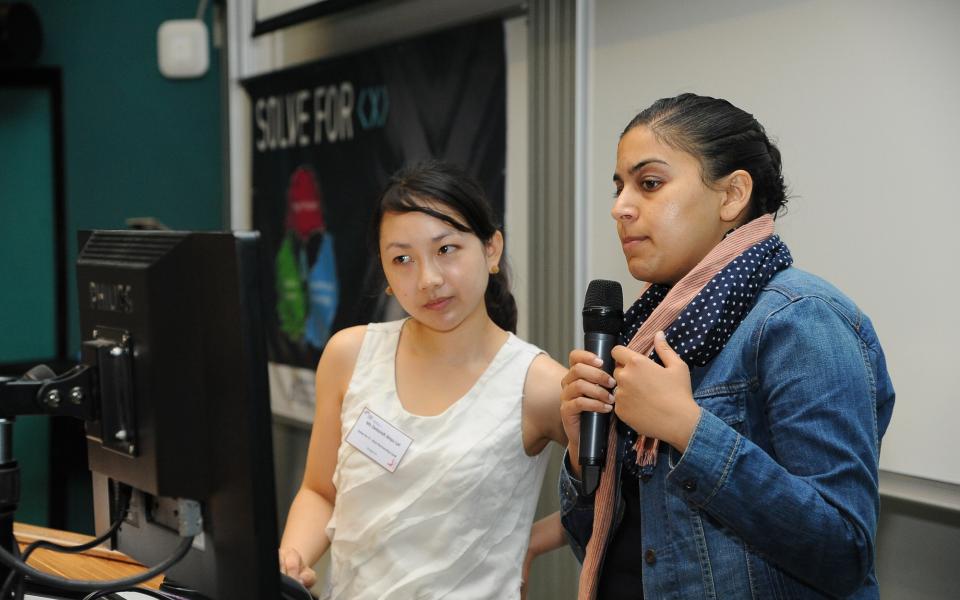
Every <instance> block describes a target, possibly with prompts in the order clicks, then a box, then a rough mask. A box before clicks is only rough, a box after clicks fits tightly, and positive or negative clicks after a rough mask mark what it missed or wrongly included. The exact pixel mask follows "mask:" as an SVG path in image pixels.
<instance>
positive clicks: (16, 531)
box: [13, 523, 163, 589]
mask: <svg viewBox="0 0 960 600" xmlns="http://www.w3.org/2000/svg"><path fill="white" fill-rule="evenodd" d="M13 535H14V537H16V538H17V543H19V544H20V550H21V551H22V550H23V549H24V548H25V547H26V546H27V544H30V543H32V542H34V541H36V540H38V539H42V540H47V541H48V542H53V543H55V544H63V545H68V546H75V545H78V544H83V543H86V542H89V541H90V540H92V539H93V538H92V537H90V536H88V535H82V534H79V533H71V532H69V531H59V530H57V529H47V528H46V527H37V526H35V525H27V524H25V523H14V525H13ZM27 564H29V565H30V566H32V567H34V568H36V569H37V570H40V571H44V572H47V573H50V574H52V575H58V576H60V577H67V578H69V579H120V578H122V577H133V576H134V575H138V574H140V573H143V572H144V571H145V570H146V567H144V566H143V565H141V564H140V563H138V562H136V561H134V560H133V559H131V558H129V557H128V556H127V555H125V554H122V553H120V552H117V551H116V550H109V549H107V548H105V547H103V546H97V547H96V548H92V549H90V550H87V551H86V552H83V553H81V554H67V553H62V552H54V551H53V550H48V549H46V548H38V549H36V550H34V551H33V552H32V553H31V554H30V558H29V559H28V560H27ZM162 581H163V575H157V576H156V577H154V578H153V579H150V580H148V581H145V582H144V583H142V584H140V585H142V586H144V587H148V588H153V589H158V588H159V587H160V583H161V582H162Z"/></svg>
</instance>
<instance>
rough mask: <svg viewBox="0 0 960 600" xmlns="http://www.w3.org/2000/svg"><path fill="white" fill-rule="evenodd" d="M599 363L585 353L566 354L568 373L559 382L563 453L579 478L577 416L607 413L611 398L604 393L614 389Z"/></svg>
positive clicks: (584, 351) (596, 359) (574, 351)
mask: <svg viewBox="0 0 960 600" xmlns="http://www.w3.org/2000/svg"><path fill="white" fill-rule="evenodd" d="M602 366H603V361H601V360H600V358H599V357H598V356H597V355H596V354H594V353H592V352H588V351H586V350H573V351H571V352H570V370H569V371H567V374H566V375H564V377H563V379H562V380H561V381H560V387H561V388H562V391H561V392H560V419H561V420H562V421H563V429H564V431H565V432H566V434H567V440H568V441H567V451H568V453H569V454H570V467H571V468H572V469H573V471H574V473H573V474H574V475H575V476H577V477H579V476H580V465H579V461H577V459H576V457H577V455H579V453H580V413H582V412H584V411H590V412H599V413H609V412H610V411H612V410H613V394H611V393H610V392H609V391H608V390H610V389H613V387H614V386H615V385H616V382H615V381H614V379H613V377H611V376H609V375H607V374H606V373H605V372H604V371H603V369H601V367H602Z"/></svg>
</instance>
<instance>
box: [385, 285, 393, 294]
mask: <svg viewBox="0 0 960 600" xmlns="http://www.w3.org/2000/svg"><path fill="white" fill-rule="evenodd" d="M383 292H384V293H385V294H386V295H388V296H392V295H393V288H391V287H390V286H389V285H388V286H387V289H385V290H383Z"/></svg>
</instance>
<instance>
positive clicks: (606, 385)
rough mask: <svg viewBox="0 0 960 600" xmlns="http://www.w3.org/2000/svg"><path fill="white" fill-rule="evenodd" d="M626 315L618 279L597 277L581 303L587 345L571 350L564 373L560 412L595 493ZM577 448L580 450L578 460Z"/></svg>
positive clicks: (582, 471) (585, 483) (587, 488)
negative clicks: (615, 357)
mask: <svg viewBox="0 0 960 600" xmlns="http://www.w3.org/2000/svg"><path fill="white" fill-rule="evenodd" d="M622 320H623V292H622V290H621V288H620V284H619V283H617V282H616V281H606V280H602V279H597V280H594V281H592V282H590V285H589V286H588V287H587V294H586V298H585V299H584V307H583V331H584V350H574V351H573V352H571V353H570V370H569V371H568V372H567V375H566V376H565V377H564V378H563V381H562V382H561V383H562V386H563V392H562V394H561V407H560V414H561V418H562V419H563V424H564V429H565V430H566V432H567V437H568V439H569V440H570V442H569V445H568V449H569V450H570V453H571V454H570V457H571V466H573V465H572V463H573V462H574V460H576V463H577V466H579V467H580V468H579V469H577V467H576V466H574V467H573V468H574V471H579V473H576V474H577V475H578V476H579V477H580V479H581V480H582V482H583V488H584V493H586V494H588V495H589V494H592V493H593V492H594V491H595V490H596V488H597V485H598V484H599V482H600V471H601V470H602V468H603V463H604V460H605V457H606V445H607V434H608V430H609V423H610V412H611V410H612V408H613V406H612V402H613V397H612V396H611V395H610V389H611V388H612V387H613V386H614V384H615V383H614V381H613V378H612V377H611V376H610V374H611V373H613V369H614V366H615V365H614V362H613V359H612V358H611V356H610V351H611V350H612V349H613V347H614V346H616V345H617V344H618V343H619V342H618V339H617V338H618V334H619V331H620V324H621V322H622ZM574 453H575V454H577V457H576V459H574Z"/></svg>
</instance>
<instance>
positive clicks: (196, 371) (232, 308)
mask: <svg viewBox="0 0 960 600" xmlns="http://www.w3.org/2000/svg"><path fill="white" fill-rule="evenodd" d="M260 260H261V257H260V249H259V236H258V234H257V233H198V232H171V231H93V232H81V234H80V252H79V255H78V259H77V285H78V290H79V296H78V298H79V305H80V328H81V340H83V354H84V362H85V363H87V364H96V365H97V367H96V377H97V381H98V384H97V388H98V389H99V402H98V405H99V410H98V412H97V414H96V417H95V418H94V419H88V420H87V422H86V433H87V447H88V459H89V465H90V469H91V471H92V472H93V477H94V500H95V518H96V522H97V531H98V532H102V531H105V530H106V529H108V527H109V524H110V523H111V522H112V521H113V520H114V519H115V518H116V517H117V515H116V514H111V507H112V505H113V502H111V501H110V500H111V498H112V497H113V494H114V493H115V492H116V490H118V489H119V488H121V487H124V486H128V487H129V488H132V491H133V494H132V499H131V501H130V510H129V512H128V514H127V518H126V520H125V522H124V523H123V524H122V526H121V527H120V530H119V532H118V534H117V537H116V544H117V548H118V549H119V550H120V551H122V552H124V553H126V554H128V555H129V556H131V557H133V558H135V559H137V560H138V561H140V562H142V563H144V564H146V565H153V564H157V563H159V562H160V561H162V560H163V559H164V558H166V557H167V556H169V555H170V554H171V553H172V552H173V549H174V548H175V547H176V545H177V543H178V541H179V537H178V534H177V529H178V519H180V518H183V517H184V515H182V514H180V509H179V508H178V507H179V506H181V505H179V504H178V503H177V500H178V499H189V500H194V501H197V502H198V503H199V508H200V513H201V515H202V534H201V535H199V536H197V538H195V540H194V544H193V547H192V549H191V550H190V552H189V553H188V554H187V555H186V557H185V558H184V559H183V560H182V561H180V562H179V563H178V564H177V565H176V566H174V567H173V568H171V569H170V570H169V571H168V572H167V578H168V579H170V580H174V581H176V582H177V583H178V584H179V585H182V586H184V587H187V588H191V589H194V590H196V591H198V592H200V593H201V594H203V595H204V596H207V597H209V598H215V599H226V598H229V599H231V600H243V599H246V598H250V599H256V600H262V599H263V598H271V597H276V594H277V589H278V586H279V573H278V569H277V558H276V556H277V554H276V548H277V510H276V497H275V493H274V478H273V477H274V476H273V451H272V445H271V413H270V406H269V397H268V385H267V371H266V351H265V342H264V339H265V338H264V331H263V326H262V322H263V320H262V313H261V307H262V295H261V292H262V290H261V288H260V284H259V279H258V275H257V274H258V273H259V272H260V271H259V267H260V265H259V261H260ZM124 489H126V487H124Z"/></svg>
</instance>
